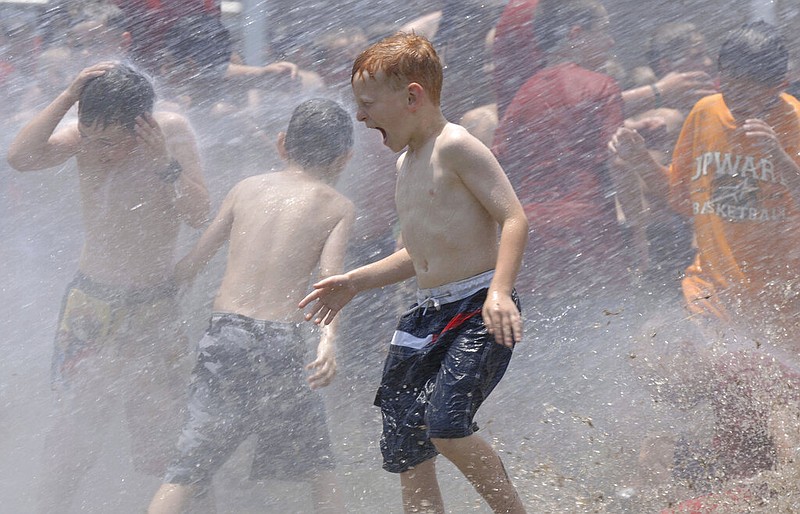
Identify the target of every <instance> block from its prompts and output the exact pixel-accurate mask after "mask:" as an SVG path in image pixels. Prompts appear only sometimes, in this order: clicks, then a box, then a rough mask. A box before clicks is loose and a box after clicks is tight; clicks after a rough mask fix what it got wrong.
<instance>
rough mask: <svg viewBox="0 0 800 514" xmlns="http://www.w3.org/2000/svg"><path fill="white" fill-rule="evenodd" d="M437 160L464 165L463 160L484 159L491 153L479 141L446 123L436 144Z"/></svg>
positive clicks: (458, 127)
mask: <svg viewBox="0 0 800 514" xmlns="http://www.w3.org/2000/svg"><path fill="white" fill-rule="evenodd" d="M436 146H437V152H438V154H439V159H440V160H441V161H443V162H445V163H454V164H458V163H462V164H463V163H464V162H465V160H472V159H485V158H488V157H489V156H490V155H491V151H490V150H489V149H488V148H487V147H486V145H484V144H483V143H482V142H481V140H480V139H478V138H477V137H475V136H473V135H472V134H470V132H469V131H468V130H467V129H466V128H464V127H462V126H461V125H457V124H455V123H448V124H447V125H446V126H445V128H444V130H442V133H441V134H440V135H439V138H438V140H437V142H436Z"/></svg>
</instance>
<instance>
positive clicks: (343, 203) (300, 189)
mask: <svg viewBox="0 0 800 514" xmlns="http://www.w3.org/2000/svg"><path fill="white" fill-rule="evenodd" d="M286 178H287V175H286V173H284V172H280V171H273V172H269V173H262V174H260V175H253V176H251V177H247V178H244V179H242V180H240V181H239V182H238V183H237V184H236V185H235V186H233V188H232V189H231V191H230V193H229V194H231V195H239V197H247V196H248V195H250V194H258V193H260V192H262V191H263V190H264V189H270V190H273V191H274V192H275V194H279V195H293V194H295V193H296V194H311V195H314V196H316V197H317V201H318V202H319V204H320V208H321V209H322V208H323V207H325V208H327V209H337V210H350V209H354V208H355V206H354V204H353V202H352V201H351V200H350V199H349V198H347V196H345V195H344V194H343V193H341V192H340V191H338V190H337V189H336V188H334V187H333V186H331V185H329V184H326V183H324V182H322V181H317V180H314V181H312V182H310V183H309V182H306V183H303V184H302V185H300V184H298V183H292V182H290V181H287V180H286Z"/></svg>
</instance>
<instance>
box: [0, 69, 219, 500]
mask: <svg viewBox="0 0 800 514" xmlns="http://www.w3.org/2000/svg"><path fill="white" fill-rule="evenodd" d="M154 100H155V92H154V90H153V86H152V84H151V82H150V81H149V79H148V78H147V77H145V76H144V75H142V74H141V73H139V72H138V71H136V70H135V69H133V68H132V67H130V66H128V65H125V64H121V63H113V62H103V63H99V64H96V65H93V66H90V67H88V68H85V69H84V70H83V71H81V72H80V73H79V75H78V76H77V78H75V80H74V81H73V82H72V83H71V84H70V86H69V87H68V88H67V89H66V90H65V91H64V92H62V93H61V94H60V95H59V96H58V97H57V98H56V99H55V100H53V101H52V102H51V103H50V104H49V105H48V106H47V107H46V108H44V109H43V110H42V111H41V112H39V113H37V114H36V115H35V116H34V117H33V118H32V119H31V120H30V121H29V122H28V123H27V124H26V125H25V126H24V127H23V128H22V130H21V131H20V133H19V134H18V135H17V136H16V138H15V139H14V141H13V142H12V144H11V146H10V147H9V151H8V161H9V163H10V164H11V166H12V167H14V168H15V169H17V170H19V171H33V170H41V169H45V168H52V167H55V166H59V165H61V164H63V163H65V162H67V161H68V160H69V159H71V158H72V157H75V161H76V164H77V175H78V181H79V188H80V195H81V196H80V198H81V211H82V216H83V229H84V238H85V239H84V244H83V249H82V252H81V255H80V258H79V263H78V272H77V274H76V276H75V278H74V279H73V281H72V282H71V283H70V284H69V286H68V287H67V291H66V294H65V296H64V301H63V303H62V308H61V313H60V317H59V321H58V329H57V333H56V340H55V352H54V357H53V366H52V372H53V382H54V387H55V389H56V391H57V393H58V403H57V409H56V414H55V416H54V418H55V420H54V421H55V422H54V424H53V426H52V428H51V429H50V430H49V432H48V433H47V434H46V437H45V458H46V460H47V464H46V465H45V466H44V472H43V479H42V481H41V487H40V491H41V497H40V501H41V504H40V510H41V511H42V512H53V511H54V510H64V509H65V508H67V506H68V505H69V504H70V503H71V502H72V498H73V497H74V495H75V492H76V490H78V485H79V482H80V480H81V478H82V477H83V476H84V475H85V474H86V473H87V472H88V471H89V469H91V467H92V466H93V465H94V464H95V462H96V461H97V459H98V457H99V455H100V451H98V447H99V445H98V433H103V432H104V431H106V430H107V428H108V427H109V425H110V422H111V421H112V419H113V415H114V408H115V407H116V404H117V403H118V402H122V403H123V404H124V408H125V414H126V421H127V426H128V428H129V429H130V432H131V440H132V444H133V451H132V454H133V461H134V462H133V463H134V467H135V468H136V470H137V471H140V472H142V473H147V474H152V475H160V474H162V473H163V472H164V468H165V466H166V464H167V461H168V459H169V455H170V450H171V449H172V445H171V444H169V438H168V437H167V435H166V434H170V433H174V431H175V430H177V428H178V427H179V426H180V421H181V420H180V418H181V406H182V405H183V404H184V403H185V400H184V399H183V389H184V387H185V384H184V382H182V379H184V378H186V376H185V375H182V374H181V369H182V365H181V362H182V360H183V359H181V357H182V356H183V355H185V354H186V352H187V350H188V348H187V347H186V340H185V337H184V335H183V332H182V330H181V327H180V316H179V309H178V300H177V297H176V293H177V288H176V287H175V283H174V280H173V267H174V258H175V253H176V249H177V245H178V233H179V230H180V228H181V222H182V221H183V222H185V223H187V224H188V225H189V226H191V227H193V228H197V227H199V226H200V225H201V224H202V223H203V222H205V220H206V217H207V215H208V209H209V199H208V191H207V190H206V188H205V183H204V180H203V176H202V171H201V168H200V158H199V155H198V152H197V145H196V143H195V139H194V135H193V133H192V130H191V127H190V126H189V124H188V122H187V121H186V120H185V118H183V117H182V116H179V115H177V114H173V113H162V112H157V113H153V112H152V109H153V103H154ZM76 102H77V103H78V120H77V122H65V123H64V126H63V127H60V128H59V124H60V123H61V122H62V120H63V118H64V117H65V115H66V114H67V113H68V112H69V111H70V109H72V107H73V106H74V105H75V103H76ZM187 371H188V370H187ZM101 440H102V439H101Z"/></svg>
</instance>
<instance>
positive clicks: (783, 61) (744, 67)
mask: <svg viewBox="0 0 800 514" xmlns="http://www.w3.org/2000/svg"><path fill="white" fill-rule="evenodd" d="M717 62H718V65H719V71H720V72H722V73H725V74H726V75H728V76H731V77H733V78H746V79H751V80H753V81H756V82H759V83H761V84H764V85H767V86H777V85H779V84H780V83H781V82H783V81H784V80H785V79H786V73H787V71H788V68H789V51H788V50H787V49H786V41H785V40H784V38H783V36H781V34H780V31H779V30H778V28H777V27H775V26H774V25H770V24H769V23H767V22H765V21H755V22H751V23H745V24H744V25H742V26H741V27H740V28H738V29H736V30H734V31H733V32H731V34H730V35H729V36H728V37H727V38H726V39H725V42H724V43H722V47H721V48H720V50H719V58H718V60H717Z"/></svg>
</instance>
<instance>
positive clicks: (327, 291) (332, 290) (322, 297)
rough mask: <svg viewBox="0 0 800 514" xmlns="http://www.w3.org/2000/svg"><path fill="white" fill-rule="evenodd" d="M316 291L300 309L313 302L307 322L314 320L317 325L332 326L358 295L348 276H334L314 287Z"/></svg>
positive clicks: (301, 304)
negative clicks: (337, 316)
mask: <svg viewBox="0 0 800 514" xmlns="http://www.w3.org/2000/svg"><path fill="white" fill-rule="evenodd" d="M313 287H314V290H313V291H311V292H310V293H309V294H308V295H307V296H306V297H305V298H303V299H302V300H301V301H300V303H299V304H298V307H299V308H300V309H305V307H306V306H307V305H309V304H310V303H311V302H314V304H313V305H312V306H311V309H310V310H309V311H308V312H306V313H305V318H306V321H311V320H312V319H313V320H314V323H316V324H317V325H330V323H331V322H332V321H333V318H334V317H336V314H337V313H338V312H339V311H340V310H342V308H343V307H344V306H345V305H347V303H348V302H349V301H350V300H352V299H353V297H354V296H355V295H356V294H358V290H357V289H356V288H355V286H354V285H353V283H352V281H351V280H350V277H348V276H347V275H333V276H331V277H328V278H326V279H323V280H320V281H319V282H317V283H316V284H314V285H313Z"/></svg>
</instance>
